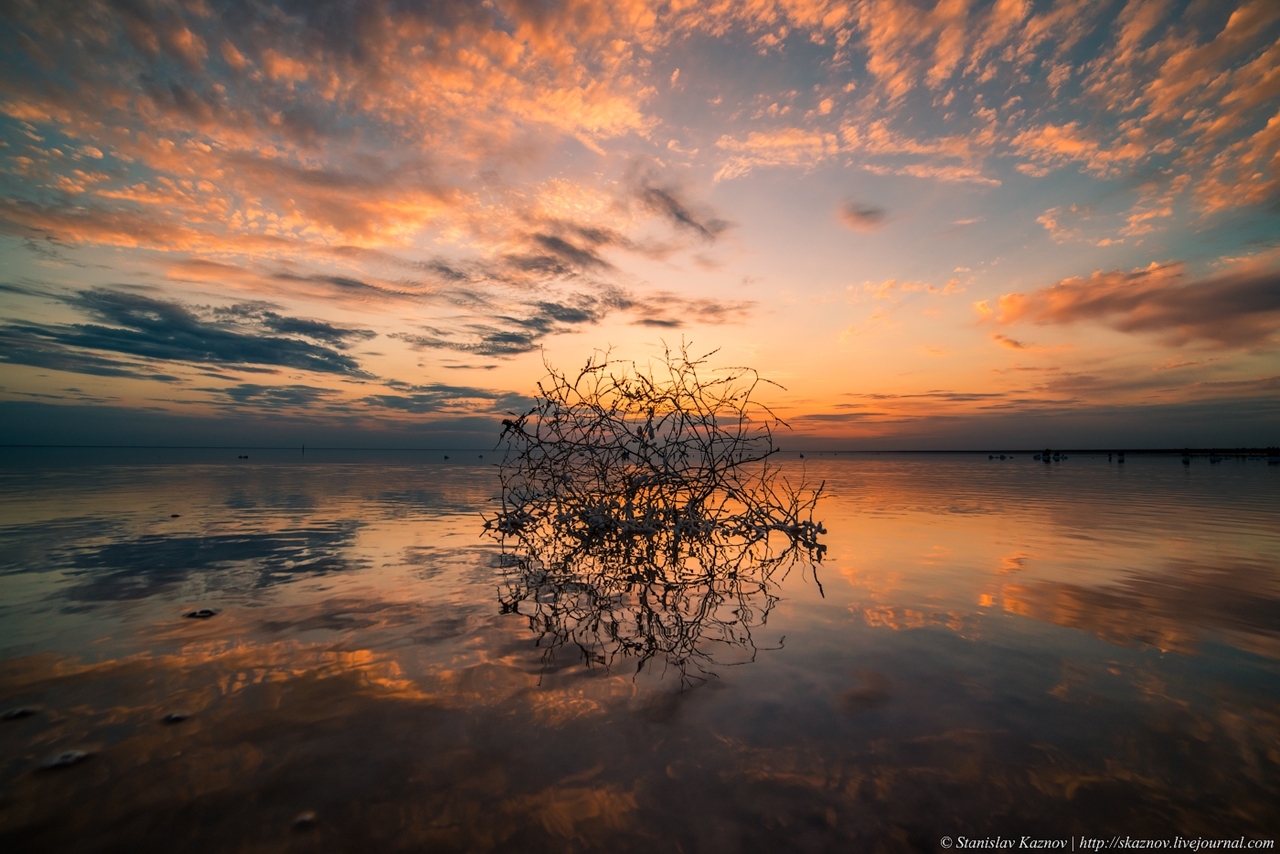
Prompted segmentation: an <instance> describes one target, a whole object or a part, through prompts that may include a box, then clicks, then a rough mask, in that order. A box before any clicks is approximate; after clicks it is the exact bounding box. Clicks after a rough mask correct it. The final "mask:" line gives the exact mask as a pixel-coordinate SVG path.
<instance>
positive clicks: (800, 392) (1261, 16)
mask: <svg viewBox="0 0 1280 854" xmlns="http://www.w3.org/2000/svg"><path fill="white" fill-rule="evenodd" d="M0 15H3V19H4V28H3V29H4V31H5V32H6V33H7V34H8V35H7V37H6V39H5V40H4V42H3V44H2V45H0V253H2V254H3V255H2V257H4V259H5V262H6V263H5V269H6V277H5V279H4V280H3V281H0V342H2V346H0V408H2V409H3V411H4V412H5V413H6V417H5V419H4V423H5V425H6V427H7V430H6V432H5V433H3V434H0V435H2V436H5V437H7V440H9V441H24V442H29V441H46V442H47V441H51V440H52V441H61V442H71V443H80V442H95V441H97V442H101V441H104V440H109V441H110V442H111V443H122V444H123V443H130V442H131V441H132V442H137V441H139V440H143V441H146V442H171V441H172V440H173V437H174V435H175V434H180V435H182V436H184V437H185V439H186V441H188V442H195V443H209V444H223V443H226V442H229V441H234V442H249V443H251V444H274V443H276V442H279V441H283V442H285V443H287V444H291V445H292V444H299V445H300V444H301V443H303V442H306V441H310V442H311V444H313V445H316V444H331V445H351V444H357V445H368V444H392V445H398V446H405V444H406V443H407V442H413V443H414V446H422V445H430V446H444V445H450V446H458V445H467V446H475V445H481V444H486V440H487V438H488V437H490V436H491V435H492V424H493V421H494V416H495V415H497V414H499V413H501V412H503V411H505V410H507V409H509V408H513V407H519V406H521V405H522V404H523V402H524V398H523V395H525V394H527V393H529V392H530V391H531V389H532V388H533V382H534V380H536V379H537V378H538V377H539V376H540V375H541V374H542V372H543V363H542V358H543V355H544V354H545V355H546V356H547V357H548V358H550V360H551V361H552V362H553V363H555V364H558V365H561V366H562V367H563V366H567V365H572V364H575V363H579V362H580V361H581V360H583V359H584V358H585V355H586V354H589V353H590V352H591V351H592V350H593V349H596V348H604V347H607V346H610V345H611V346H613V347H615V348H616V351H615V352H616V354H618V355H621V356H624V357H637V358H642V359H643V358H646V357H648V356H650V355H652V354H653V353H654V352H656V348H657V347H658V346H660V345H659V340H660V339H662V338H664V337H665V338H666V340H668V341H674V340H675V338H676V337H677V336H684V337H685V338H688V339H690V340H693V341H694V342H695V343H696V344H697V345H698V346H702V347H705V348H706V349H707V350H710V349H712V348H714V347H717V346H720V347H722V348H723V350H722V357H723V358H724V360H725V362H726V363H727V364H741V363H747V364H752V365H754V366H756V367H758V368H760V369H761V370H762V372H763V373H764V374H765V375H766V376H769V377H772V378H774V379H777V380H779V381H781V382H782V383H783V384H784V385H785V386H786V387H787V391H785V392H782V391H778V392H776V393H775V394H774V398H775V399H774V400H773V402H774V403H775V404H776V405H777V406H778V409H779V412H780V414H782V415H784V416H785V417H788V419H789V420H791V422H792V423H793V424H794V425H795V426H796V428H797V430H798V431H799V432H800V433H801V434H803V435H804V436H805V437H806V439H805V441H808V442H809V443H810V444H813V443H815V442H817V441H818V439H817V438H813V437H823V438H824V439H825V440H830V441H835V440H836V439H839V440H841V441H842V442H844V443H846V444H847V443H855V442H863V443H864V444H865V445H874V446H878V447H883V446H888V445H892V444H894V443H898V444H901V445H905V446H933V447H938V446H953V447H955V446H962V447H977V446H983V445H988V444H992V443H994V444H998V445H1005V446H1008V445H1014V446H1019V447H1023V446H1027V445H1029V444H1040V443H1043V442H1048V443H1051V444H1054V445H1065V444H1076V445H1082V446H1090V445H1096V444H1103V445H1105V444H1113V443H1119V444H1123V445H1136V444H1139V443H1141V444H1148V443H1150V444H1154V445H1159V446H1182V445H1185V444H1203V445H1212V444H1223V445H1225V444H1265V443H1267V442H1268V441H1274V431H1275V428H1276V426H1277V424H1278V423H1280V421H1278V419H1277V412H1276V409H1275V405H1274V401H1275V399H1276V397H1277V395H1276V382H1277V379H1276V377H1277V374H1278V371H1277V361H1276V340H1277V339H1276V335H1277V330H1278V329H1280V302H1278V301H1277V293H1280V288H1278V287H1277V257H1278V256H1277V247H1276V220H1275V216H1276V215H1275V211H1274V208H1275V202H1276V199H1277V192H1278V188H1280V175H1278V174H1277V163H1276V159H1275V152H1276V151H1277V148H1280V130H1278V128H1280V118H1277V115H1278V114H1277V109H1278V107H1280V93H1278V90H1277V88H1276V85H1275V80H1276V76H1277V63H1278V62H1280V42H1277V37H1280V12H1277V11H1276V7H1275V4H1274V3H1273V2H1268V0H1233V2H1229V3H1201V2H1185V0H1173V2H1166V0H1114V2H1101V3H1098V2H1082V0H1034V2H1033V0H995V2H969V0H943V1H942V2H937V3H933V2H929V0H921V2H917V1H916V0H868V2H863V3H851V2H845V0H759V2H751V3H738V4H735V3H711V4H708V3H697V4H683V3H674V4H672V3H667V4H663V3H653V2H648V0H636V2H629V3H624V4H617V3H609V2H603V0H571V2H570V1H569V0H566V2H549V3H537V4H529V3H523V2H515V0H497V2H493V3H487V4H475V3H466V2H454V1H453V0H449V2H432V3H415V2H406V3H388V2H381V0H343V2H336V3H329V4H321V5H314V4H307V3H298V2H291V0H281V2H277V3H261V4H258V3H252V4H251V3H244V2H218V3H183V2H169V0H141V2H135V3H128V4H123V5H122V4H116V3H110V2H107V0H92V2H75V3H71V2H66V3H64V2H52V3H30V4H19V5H15V6H12V7H6V10H5V11H4V12H2V13H0ZM66 407H75V408H76V410H77V411H78V410H80V409H82V408H83V409H85V410H86V411H89V412H92V413H93V414H94V415H93V417H91V418H80V417H75V418H69V417H67V416H68V410H67V409H66ZM1048 415H1052V416H1053V419H1054V420H1053V421H1052V422H1051V423H1050V422H1047V421H1046V420H1045V417H1046V416H1048ZM1224 425H1229V426H1224Z"/></svg>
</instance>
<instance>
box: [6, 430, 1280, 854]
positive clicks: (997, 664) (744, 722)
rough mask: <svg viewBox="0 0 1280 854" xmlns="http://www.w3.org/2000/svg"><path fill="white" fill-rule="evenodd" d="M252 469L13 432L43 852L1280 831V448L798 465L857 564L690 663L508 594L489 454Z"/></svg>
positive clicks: (18, 733) (614, 845) (10, 567)
mask: <svg viewBox="0 0 1280 854" xmlns="http://www.w3.org/2000/svg"><path fill="white" fill-rule="evenodd" d="M240 453H241V452H238V451H202V452H197V451H185V452H182V451H166V452H152V451H134V452H104V451H91V450H84V451H40V452H37V451H23V450H13V449H11V450H8V451H5V452H4V454H5V455H4V457H3V460H2V462H3V467H2V468H0V710H14V709H19V708H26V709H29V710H31V711H32V712H33V713H32V714H29V715H27V716H25V717H21V718H15V719H11V720H3V721H0V845H3V847H4V848H5V850H13V851H16V850H24V851H25V850H68V851H108V850H122V851H123V850H142V849H147V848H157V847H163V848H165V849H169V850H193V851H206V850H207V851H237V850H244V851H279V850H300V851H310V850H317V851H341V850H351V851H365V850H379V851H382V850H387V851H397V850H414V851H417V850H433V851H434V850H440V851H454V850H456V851H490V850H498V851H542V850H548V851H578V850H595V849H600V850H606V849H607V850H621V851H631V850H636V851H640V850H643V851H652V850H662V851H666V850H671V851H700V852H718V851H790V850H794V851H835V850H862V849H876V850H890V851H893V850H930V851H937V850H941V849H940V848H939V840H940V839H941V838H942V837H943V836H950V837H953V838H958V837H961V836H966V837H984V836H991V835H996V834H999V835H1003V836H1006V837H1007V836H1010V835H1019V834H1033V835H1036V836H1042V837H1056V838H1068V837H1079V836H1082V835H1094V836H1110V835H1113V834H1119V835H1121V836H1125V835H1129V836H1132V837H1135V838H1137V837H1145V838H1164V839H1172V838H1173V837H1175V836H1178V835H1181V836H1184V837H1196V836H1212V837H1229V836H1237V837H1238V836H1241V835H1244V836H1246V837H1249V838H1272V837H1274V836H1275V834H1276V829H1277V823H1276V815H1277V809H1276V804H1277V803H1280V466H1268V465H1267V464H1266V462H1265V461H1244V460H1226V461H1224V462H1222V463H1220V464H1212V465H1211V464H1210V463H1208V462H1207V461H1205V460H1203V459H1197V460H1195V461H1194V462H1193V464H1192V465H1190V466H1183V465H1182V464H1181V462H1180V460H1179V459H1178V458H1177V457H1134V456H1131V457H1130V459H1129V460H1128V461H1127V462H1126V463H1125V464H1124V465H1118V464H1116V463H1109V462H1108V461H1107V458H1106V457H1105V456H1099V457H1089V456H1072V457H1071V458H1070V459H1069V460H1067V461H1065V462H1063V463H1058V464H1052V465H1045V464H1042V463H1038V462H1033V461H1032V460H1031V459H1030V458H1029V457H1022V458H1017V459H1012V460H1006V461H1004V462H1000V461H988V460H987V459H986V457H985V455H984V456H982V457H978V456H961V455H954V456H949V455H930V456H905V455H904V456H852V457H848V456H841V457H838V458H833V457H830V456H824V457H820V458H818V459H809V460H805V461H804V462H803V463H801V462H800V461H799V460H794V461H789V462H788V463H787V464H786V471H787V475H788V476H789V477H792V478H798V477H800V476H801V466H803V467H804V476H805V477H807V478H808V479H810V480H813V481H825V483H826V494H825V497H824V498H823V499H822V502H821V504H820V505H819V511H818V513H817V514H816V515H817V517H818V518H821V519H822V520H823V521H824V523H825V525H826V528H827V530H828V534H827V536H826V537H825V542H826V543H827V545H828V546H829V551H828V553H827V558H826V559H825V560H824V561H823V563H822V564H821V565H819V566H818V567H817V569H816V572H815V571H811V570H810V569H809V568H808V567H807V566H799V567H796V568H795V569H793V570H792V571H791V572H790V573H789V574H788V575H786V577H785V578H783V577H778V576H775V577H774V578H773V579H772V581H771V584H770V586H769V589H768V590H767V591H765V593H764V594H763V595H764V596H765V599H764V600H759V599H757V600H754V602H753V603H748V604H749V607H745V608H744V609H742V611H743V612H742V613H741V614H737V613H736V612H735V615H734V616H733V617H732V618H727V617H725V615H724V614H720V615H719V616H718V617H717V619H721V620H722V621H723V620H725V619H736V620H737V621H738V622H737V623H736V624H735V625H736V629H737V630H741V631H739V634H737V635H735V637H740V636H741V633H742V631H745V632H747V633H748V634H749V637H750V640H749V643H738V642H735V643H725V642H723V641H717V640H715V638H714V637H713V636H712V635H711V634H707V635H706V637H707V638H708V640H707V641H705V642H701V641H700V643H703V647H704V651H705V652H706V654H707V656H708V657H707V658H705V659H700V661H699V669H695V670H694V671H692V672H689V673H685V674H682V673H681V672H680V671H679V669H678V668H674V667H672V666H669V665H668V666H664V662H663V661H662V659H661V656H658V657H654V658H651V659H649V660H648V661H647V662H646V664H645V666H644V667H643V668H642V669H641V670H640V671H639V672H637V668H636V661H635V660H632V659H627V658H618V659H615V660H614V661H613V662H612V664H611V666H608V667H606V666H602V665H600V664H599V663H592V662H588V661H584V660H583V657H582V655H581V654H579V653H578V652H577V649H576V647H574V646H573V645H572V644H570V645H566V646H561V647H559V648H549V647H548V646H547V645H546V642H545V638H546V635H545V634H542V633H541V632H539V631H535V629H537V628H538V627H537V626H531V620H530V619H529V618H528V617H527V616H524V615H522V610H521V609H520V608H515V609H511V608H505V607H504V606H503V605H502V597H503V590H504V589H505V588H504V583H505V580H506V579H507V578H508V577H509V573H510V571H511V569H510V566H509V564H508V563H507V562H506V561H504V560H503V559H502V557H501V555H500V548H499V546H498V544H497V543H496V542H494V541H493V540H492V539H489V538H487V537H485V536H484V535H483V533H482V530H481V525H482V522H481V514H482V513H484V512H488V511H490V510H491V509H492V507H493V505H492V504H491V498H492V496H494V495H495V494H496V493H497V491H498V488H499V487H498V482H497V477H496V472H495V470H494V468H493V467H492V466H491V465H490V464H489V461H485V460H481V459H478V458H477V457H478V455H477V454H475V453H471V454H455V453H451V456H453V457H454V459H452V460H449V461H445V460H443V459H442V456H443V455H442V454H441V453H425V452H424V453H419V454H409V453H398V454H397V453H380V454H379V453H366V454H361V453H355V452H348V453H339V452H315V451H308V452H307V454H306V456H305V458H304V457H302V456H301V455H300V454H297V453H294V452H260V451H250V452H247V453H249V455H250V459H248V460H241V459H237V457H238V455H239V454H240ZM463 458H465V459H463ZM761 601H764V602H765V604H766V605H767V607H764V606H762V605H761ZM199 608H210V609H213V610H215V611H216V612H217V613H216V615H215V616H213V617H211V618H209V619H204V620H201V619H189V618H184V617H183V616H182V615H183V614H184V613H185V612H189V611H191V610H194V609H199ZM504 611H505V613H504ZM528 613H529V611H528V610H524V611H523V614H528ZM540 638H541V645H540ZM715 644H719V646H715ZM171 713H180V714H182V715H186V717H185V719H184V720H181V721H179V722H175V723H166V722H164V720H163V718H164V716H165V715H167V714H171ZM71 750H77V751H81V752H83V753H85V754H86V757H85V758H84V759H83V760H81V761H76V762H73V763H72V764H69V765H67V766H65V767H55V768H41V767H40V766H41V764H42V763H44V762H46V761H47V760H49V759H50V758H52V757H54V756H57V755H59V754H62V753H64V752H65V751H71ZM307 813H311V814H313V815H314V820H312V821H304V822H303V823H301V824H298V823H296V819H297V818H298V817H299V816H301V815H304V814H307Z"/></svg>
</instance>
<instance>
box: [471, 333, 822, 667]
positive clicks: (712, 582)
mask: <svg viewBox="0 0 1280 854" xmlns="http://www.w3.org/2000/svg"><path fill="white" fill-rule="evenodd" d="M712 355H714V353H709V354H707V355H706V356H703V357H701V358H696V359H691V358H690V356H689V354H688V351H687V346H682V347H681V349H680V350H679V351H678V352H674V353H673V352H672V351H671V350H670V349H669V348H668V349H667V350H665V351H664V354H663V358H662V361H661V363H660V364H659V365H658V366H657V368H656V369H655V368H654V367H652V366H650V368H649V369H648V370H641V369H639V368H638V367H637V366H636V365H635V364H634V363H625V362H620V361H615V360H611V359H610V358H609V355H608V354H607V353H605V354H598V355H597V356H595V357H593V358H592V359H591V360H589V361H588V362H587V364H586V365H585V366H584V367H583V368H582V370H581V371H579V372H578V374H577V376H576V377H571V376H570V375H566V374H563V373H560V372H557V371H556V370H554V369H552V368H550V367H548V376H547V377H546V378H545V379H544V380H543V381H542V382H540V383H539V384H538V396H537V398H536V401H535V403H534V405H533V406H532V408H530V409H529V410H528V411H527V412H525V413H524V414H523V415H520V416H518V417H514V418H512V419H509V420H506V421H504V422H503V432H502V437H501V439H500V442H499V445H500V446H501V447H504V448H505V455H504V458H503V461H502V463H501V468H500V472H501V480H502V496H501V507H500V510H499V512H498V513H497V514H496V515H495V516H494V517H493V518H487V519H486V520H485V528H486V529H487V530H488V531H489V532H490V533H491V534H492V535H494V536H496V537H498V538H499V539H500V540H501V541H502V543H503V546H504V563H505V568H506V570H507V573H506V581H505V583H506V589H505V591H503V593H502V594H501V595H500V598H501V600H502V607H503V610H504V611H505V612H508V613H519V614H521V615H523V616H524V617H526V618H527V619H528V620H529V624H530V628H531V629H533V630H534V631H535V632H537V633H538V635H539V640H540V643H543V644H544V645H546V646H547V648H548V654H549V655H550V654H553V653H554V651H555V650H556V649H558V648H560V647H563V646H565V645H573V646H576V647H577V648H578V649H579V650H580V652H581V654H582V656H583V658H584V659H585V660H586V661H587V662H588V663H599V664H604V665H606V666H610V665H612V664H613V662H614V661H615V660H616V659H617V658H618V657H620V656H625V657H635V658H637V659H638V661H637V672H638V671H639V670H640V669H641V668H643V667H644V666H645V664H646V662H648V661H650V660H651V659H654V658H655V657H661V658H662V659H664V660H665V661H666V662H668V663H670V664H673V665H674V666H676V667H677V668H678V669H679V671H680V673H681V675H682V679H683V678H685V677H686V676H687V675H688V668H689V667H690V666H691V665H693V666H695V667H696V668H697V669H699V670H705V669H706V665H709V664H716V663H730V662H729V661H727V660H726V659H735V661H734V662H733V663H740V661H741V660H752V659H754V656H755V651H756V646H755V644H754V642H753V640H752V637H751V630H752V628H753V626H756V625H763V624H764V622H765V621H766V619H767V617H768V614H769V612H770V610H771V609H772V608H773V606H774V604H775V603H776V602H777V597H776V596H775V595H774V594H773V593H772V592H771V587H772V584H773V583H774V582H776V581H779V580H781V578H782V577H785V575H786V574H787V573H788V572H789V571H790V569H791V568H792V567H793V566H794V565H795V564H796V563H797V562H798V561H800V560H802V559H803V560H805V561H806V562H807V563H808V564H809V565H811V566H812V565H813V564H816V563H818V562H820V561H821V559H822V555H823V553H824V552H825V551H826V546H824V545H822V544H821V543H820V542H819V536H820V535H821V534H825V533H826V531H825V530H824V529H823V527H822V525H821V523H819V522H815V521H814V519H813V511H814V509H815V507H816V505H817V502H818V498H819V496H820V494H821V492H822V486H821V485H819V486H817V487H816V488H810V487H807V486H806V485H805V484H803V483H801V484H800V485H799V486H792V485H791V484H790V483H789V482H788V481H787V480H786V478H784V477H782V476H780V474H779V471H778V468H777V466H776V465H775V464H774V463H773V462H772V461H771V460H770V458H771V457H772V456H773V455H774V454H776V453H777V452H778V448H777V447H776V446H775V445H774V443H773V428H774V427H775V426H777V425H779V424H782V422H781V421H780V420H779V419H778V418H777V417H776V416H775V415H774V414H773V413H772V412H771V411H770V410H769V409H768V408H767V407H765V406H764V405H762V404H760V403H758V402H756V401H754V400H752V394H753V392H755V390H756V389H757V387H758V386H759V385H760V383H762V382H767V380H762V379H761V378H760V377H759V376H758V375H757V374H756V372H755V371H753V370H751V369H748V368H737V369H727V370H718V371H713V370H711V369H709V368H708V367H707V363H708V359H709V357H710V356H712ZM815 578H816V576H815Z"/></svg>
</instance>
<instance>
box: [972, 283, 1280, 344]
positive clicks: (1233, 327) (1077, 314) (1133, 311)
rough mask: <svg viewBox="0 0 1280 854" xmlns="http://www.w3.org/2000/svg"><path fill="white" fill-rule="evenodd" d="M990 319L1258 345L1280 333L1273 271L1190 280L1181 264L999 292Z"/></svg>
mask: <svg viewBox="0 0 1280 854" xmlns="http://www.w3.org/2000/svg"><path fill="white" fill-rule="evenodd" d="M986 311H987V313H988V314H993V315H994V319H995V321H996V322H997V323H1001V324H1012V323H1017V322H1019V321H1030V322H1032V323H1039V324H1067V323H1078V322H1081V321H1090V320H1092V321H1098V322H1102V323H1105V324H1107V325H1108V326H1111V327H1112V328H1114V329H1118V330H1120V331H1122V332H1135V333H1155V334H1157V335H1159V336H1160V337H1161V338H1162V340H1164V341H1165V342H1166V343H1167V344H1169V345H1170V346H1180V345H1182V344H1186V343H1189V342H1193V341H1202V342H1206V343H1210V344H1214V345H1216V346H1221V347H1259V346H1263V345H1266V344H1268V343H1270V342H1273V341H1274V340H1275V335H1276V333H1277V332H1280V273H1276V272H1274V271H1268V272H1263V273H1249V274H1240V275H1226V276H1220V277H1216V278H1210V279H1203V280H1192V279H1189V278H1188V276H1187V275H1186V270H1185V268H1184V267H1183V265H1181V264H1156V263H1152V264H1151V265H1150V266H1149V267H1143V268H1140V269H1137V270H1132V271H1130V272H1127V273H1126V272H1121V271H1118V270H1113V271H1111V272H1105V273H1104V272H1098V273H1094V274H1093V275H1091V276H1089V277H1088V278H1072V279H1064V280H1063V281H1061V282H1059V283H1057V284H1056V285H1052V286H1050V287H1047V288H1042V289H1040V290H1038V291H1033V292H1031V293H1030V294H1025V295H1024V294H1019V293H1012V294H1006V295H1005V296H1003V297H1001V298H1000V300H999V308H998V310H997V311H994V312H993V311H992V310H991V309H989V308H987V309H986Z"/></svg>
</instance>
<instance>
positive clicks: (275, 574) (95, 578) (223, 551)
mask: <svg viewBox="0 0 1280 854" xmlns="http://www.w3.org/2000/svg"><path fill="white" fill-rule="evenodd" d="M356 529H357V526H356V525H355V524H353V523H331V524H330V525H328V526H324V527H310V528H303V529H297V530H292V531H276V532H271V533H233V534H207V535H203V536H201V535H167V534H144V535H142V536H139V537H135V538H132V539H127V540H120V541H117V542H112V543H107V544H105V545H102V546H99V547H97V548H89V549H85V550H82V551H79V552H78V553H75V554H73V555H71V556H70V558H69V560H68V561H67V563H68V565H69V575H70V576H72V577H74V578H76V579H77V581H76V583H74V584H72V585H71V586H70V587H69V588H66V589H65V590H64V591H63V593H62V595H63V596H65V597H66V598H68V599H72V600H76V601H83V602H101V601H110V600H117V599H145V598H147V597H149V596H152V595H154V594H155V593H157V592H159V591H160V590H163V589H165V588H168V587H172V586H174V585H177V584H180V583H182V582H184V581H187V580H188V579H192V578H200V577H202V575H203V574H205V573H210V572H212V571H223V572H228V573H231V572H234V571H235V570H236V569H237V568H240V567H244V568H248V569H249V571H250V572H251V574H252V577H253V581H252V583H251V586H255V587H266V586H270V585H272V584H279V583H282V582H287V581H291V580H294V579H296V578H299V577H302V576H313V575H325V574H330V573H337V572H350V571H352V570H356V569H359V568H360V562H359V561H358V560H355V559H353V558H351V557H350V556H349V555H347V554H345V553H344V552H345V551H346V550H347V549H348V548H349V547H350V546H351V544H352V542H353V539H354V536H355V532H356Z"/></svg>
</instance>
